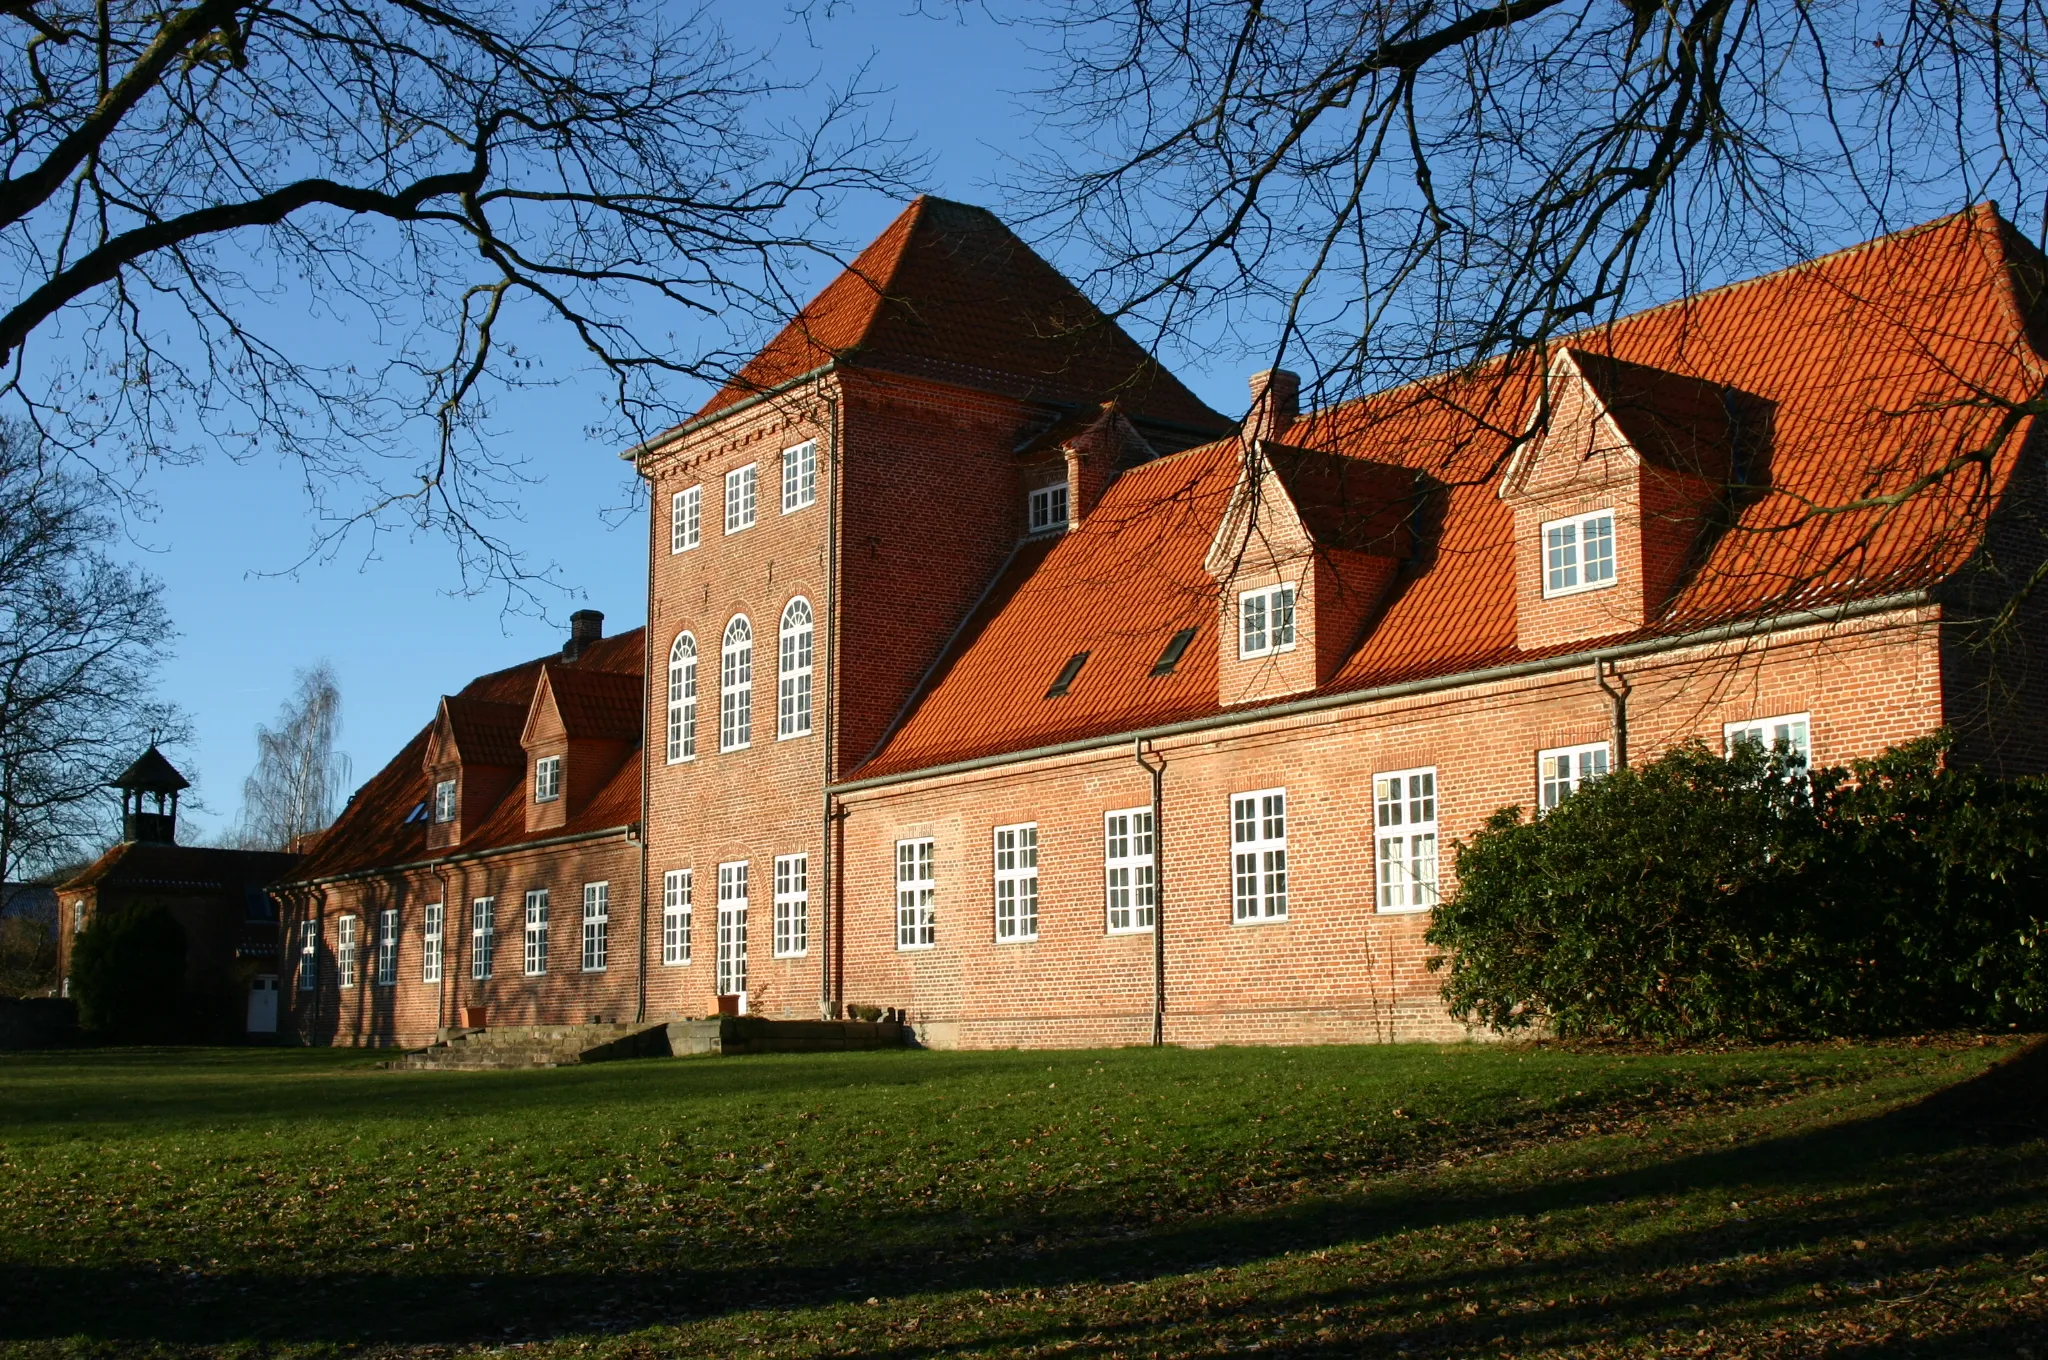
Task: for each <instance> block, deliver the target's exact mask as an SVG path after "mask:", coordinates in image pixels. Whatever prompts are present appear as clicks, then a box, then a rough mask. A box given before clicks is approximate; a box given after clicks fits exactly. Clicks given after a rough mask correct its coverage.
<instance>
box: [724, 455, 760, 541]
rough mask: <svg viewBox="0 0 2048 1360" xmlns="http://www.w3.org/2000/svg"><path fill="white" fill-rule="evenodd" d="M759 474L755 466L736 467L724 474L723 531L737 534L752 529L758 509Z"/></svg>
mask: <svg viewBox="0 0 2048 1360" xmlns="http://www.w3.org/2000/svg"><path fill="white" fill-rule="evenodd" d="M759 492H760V472H759V468H758V465H757V464H754V463H749V464H747V465H746V466H745V467H736V468H734V469H733V470H732V471H731V472H728V473H726V474H725V531H726V532H727V533H728V534H737V533H740V532H742V531H743V530H747V529H751V528H753V527H754V518H755V515H756V512H757V511H758V510H759V509H760V506H759V500H760V496H759Z"/></svg>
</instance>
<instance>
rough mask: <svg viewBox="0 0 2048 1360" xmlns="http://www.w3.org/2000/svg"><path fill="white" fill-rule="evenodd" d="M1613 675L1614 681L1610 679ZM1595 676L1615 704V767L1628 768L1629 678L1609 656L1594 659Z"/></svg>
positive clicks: (1618, 768)
mask: <svg viewBox="0 0 2048 1360" xmlns="http://www.w3.org/2000/svg"><path fill="white" fill-rule="evenodd" d="M1610 677H1612V679H1613V683H1612V684H1609V683H1608V680H1609V678H1610ZM1593 678H1594V679H1595V680H1596V681H1598V682H1599V684H1600V688H1601V689H1603V690H1606V691H1607V697H1608V698H1609V699H1610V700H1611V701H1613V704H1614V768H1616V769H1617V770H1625V769H1627V768H1628V692H1629V689H1630V685H1629V683H1628V678H1627V677H1626V676H1624V675H1623V674H1622V673H1621V667H1620V666H1619V665H1618V664H1617V663H1616V662H1615V661H1614V660H1613V659H1612V658H1609V657H1604V656H1602V657H1595V658H1594V659H1593Z"/></svg>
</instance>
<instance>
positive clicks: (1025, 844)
mask: <svg viewBox="0 0 2048 1360" xmlns="http://www.w3.org/2000/svg"><path fill="white" fill-rule="evenodd" d="M1037 938H1038V825H1037V823H1035V822H1020V823H1018V824H1017V825H1015V826H999V827H997V828H996V940H997V941H998V942H999V943H1003V944H1010V943H1016V942H1021V941H1024V940H1035V939H1037Z"/></svg>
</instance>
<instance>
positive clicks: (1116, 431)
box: [1017, 401, 1158, 533]
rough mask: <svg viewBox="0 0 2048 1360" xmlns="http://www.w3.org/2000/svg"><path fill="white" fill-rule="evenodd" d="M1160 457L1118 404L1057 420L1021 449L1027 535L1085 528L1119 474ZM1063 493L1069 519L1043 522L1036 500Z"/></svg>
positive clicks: (1107, 403) (1086, 408)
mask: <svg viewBox="0 0 2048 1360" xmlns="http://www.w3.org/2000/svg"><path fill="white" fill-rule="evenodd" d="M1156 457H1158V451H1157V450H1155V449H1154V448H1153V447H1152V445H1151V444H1150V443H1149V442H1148V441H1147V440H1146V438H1145V436H1144V435H1142V434H1140V433H1139V432H1138V428H1137V426H1135V425H1133V424H1132V423H1131V421H1130V419H1129V418H1128V417H1126V416H1125V415H1124V413H1123V410H1122V408H1121V407H1119V406H1118V404H1117V403H1116V402H1114V401H1105V402H1102V403H1101V404H1099V405H1094V406H1084V407H1082V408H1080V409H1079V410H1076V411H1074V412H1072V413H1071V414H1069V415H1066V416H1062V417H1060V418H1059V419H1058V420H1055V421H1054V422H1053V423H1052V425H1051V426H1050V427H1049V428H1047V429H1044V430H1040V431H1039V432H1038V433H1036V434H1034V435H1032V436H1031V437H1030V438H1029V439H1027V440H1025V441H1024V442H1023V443H1022V444H1020V445H1018V447H1017V465H1018V472H1019V475H1020V477H1021V479H1022V480H1021V483H1020V485H1021V487H1022V490H1023V511H1024V527H1025V532H1026V533H1043V532H1052V531H1056V530H1058V529H1068V528H1073V527H1074V526H1076V525H1078V524H1080V523H1081V521H1082V520H1083V519H1084V518H1086V516H1087V515H1088V513H1089V512H1090V511H1092V510H1093V509H1094V508H1095V507H1096V505H1097V504H1098V503H1099V502H1100V501H1101V500H1102V493H1103V492H1105V491H1107V490H1109V485H1110V483H1111V482H1114V481H1115V480H1116V479H1117V477H1118V476H1119V475H1121V474H1122V473H1123V472H1124V471H1126V470H1127V469H1129V468H1133V467H1136V466H1137V465H1138V464H1140V463H1144V462H1149V461H1150V460H1151V459H1153V458H1156ZM1055 488H1063V489H1064V496H1063V498H1062V499H1063V503H1064V512H1065V513H1064V515H1063V516H1062V517H1059V518H1058V520H1057V523H1053V524H1048V523H1044V522H1042V520H1043V518H1044V517H1043V516H1042V515H1040V514H1038V513H1037V511H1036V508H1035V507H1034V505H1033V497H1034V496H1035V495H1042V494H1043V493H1045V492H1047V491H1051V490H1054V489H1055Z"/></svg>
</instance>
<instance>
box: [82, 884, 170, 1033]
mask: <svg viewBox="0 0 2048 1360" xmlns="http://www.w3.org/2000/svg"><path fill="white" fill-rule="evenodd" d="M184 988H185V928H184V927H183V926H181V925H179V924H178V923H177V921H176V920H175V919H173V918H172V916H171V914H170V913H169V912H168V911H165V910H163V909H162V908H155V909H150V910H144V911H127V912H114V913H110V914H108V915H105V916H96V917H95V918H94V920H93V921H92V923H91V924H90V925H88V926H86V928H85V929H84V930H83V931H80V932H79V935H78V939H77V942H76V943H75V944H73V945H72V949H71V995H72V996H73V998H74V999H76V1000H77V1002H78V1022H79V1024H80V1026H81V1027H82V1028H84V1029H87V1030H90V1031H92V1032H94V1033H97V1034H101V1035H104V1036H106V1037H108V1038H114V1039H125V1040H131V1041H140V1040H151V1039H165V1038H169V1037H172V1036H173V1035H174V1034H175V1033H176V1032H177V1029H178V1023H179V1018H180V1015H181V1004H182V1000H183V992H184Z"/></svg>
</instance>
